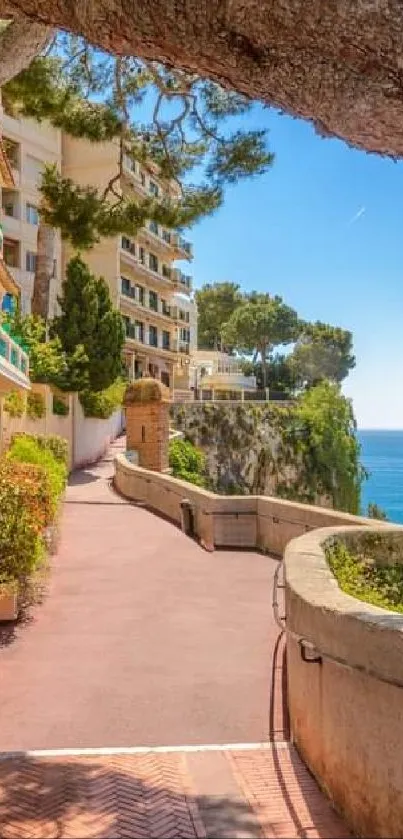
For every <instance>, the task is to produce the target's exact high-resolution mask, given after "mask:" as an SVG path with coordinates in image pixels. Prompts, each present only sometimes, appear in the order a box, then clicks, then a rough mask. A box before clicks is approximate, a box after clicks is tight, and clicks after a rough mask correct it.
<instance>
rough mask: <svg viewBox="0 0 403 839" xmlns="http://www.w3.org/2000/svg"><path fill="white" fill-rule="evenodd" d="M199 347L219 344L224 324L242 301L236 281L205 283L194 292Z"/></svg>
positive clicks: (211, 347) (214, 346) (212, 347)
mask: <svg viewBox="0 0 403 839" xmlns="http://www.w3.org/2000/svg"><path fill="white" fill-rule="evenodd" d="M195 298H196V304H197V314H198V321H197V336H198V344H199V347H201V348H203V349H208V350H214V349H217V347H220V346H221V334H222V331H223V327H224V325H225V324H226V323H227V321H228V320H229V319H230V317H231V315H232V314H233V312H234V311H235V309H236V308H237V307H238V306H239V305H240V303H241V302H242V295H241V292H240V290H239V286H238V285H236V283H214V284H213V285H210V284H206V285H204V286H202V288H201V289H198V290H197V291H196V293H195Z"/></svg>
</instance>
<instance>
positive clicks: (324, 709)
mask: <svg viewBox="0 0 403 839" xmlns="http://www.w3.org/2000/svg"><path fill="white" fill-rule="evenodd" d="M376 534H377V535H378V536H382V539H379V538H378V539H376V538H375V540H374V536H376ZM334 537H338V538H341V539H342V540H343V541H345V542H347V543H348V544H349V545H350V546H360V547H362V546H363V544H365V543H367V546H368V544H369V542H370V543H371V545H372V547H373V546H374V545H375V547H376V551H377V554H378V559H379V560H380V561H387V556H388V551H389V548H388V550H384V549H383V548H382V543H383V544H384V546H385V545H389V546H391V547H392V549H393V552H394V561H396V559H397V558H399V557H400V559H401V558H402V557H403V531H402V528H397V527H391V526H390V525H389V526H387V525H386V526H385V525H382V526H381V525H379V523H377V524H376V526H374V527H373V529H372V532H371V533H369V532H368V530H363V529H360V530H357V529H356V530H350V529H348V530H347V531H346V530H345V528H338V529H334V528H333V529H325V530H317V531H315V532H314V533H309V534H306V535H305V536H302V537H300V538H297V539H294V540H293V541H291V542H290V544H289V545H288V546H287V548H286V551H285V577H286V590H285V593H286V615H287V620H286V627H287V629H286V631H287V670H288V690H289V697H288V698H289V712H290V721H291V729H292V737H293V740H294V742H295V744H296V746H297V748H298V750H299V752H300V753H301V755H302V757H303V758H304V760H305V762H306V763H307V765H308V766H309V768H310V769H311V771H312V772H313V774H314V775H315V777H316V778H317V779H318V781H319V783H320V784H321V786H322V787H323V788H324V789H325V790H326V791H327V793H328V794H329V796H330V798H331V799H332V800H333V801H334V803H335V805H336V807H337V808H338V809H339V810H340V811H341V812H343V813H344V814H345V816H346V818H347V820H348V822H349V823H350V825H351V826H352V828H353V830H354V831H355V832H356V833H357V834H358V835H360V836H368V837H372V836H380V837H385V839H386V837H398V836H401V835H402V825H403V762H402V756H401V748H402V738H403V712H402V708H403V615H400V614H397V613H394V612H388V611H386V610H384V609H380V608H378V607H376V606H372V605H370V604H367V603H364V602H362V601H359V600H356V599H355V598H354V597H350V596H349V595H347V594H344V593H343V592H342V591H341V589H340V588H339V586H338V584H337V582H336V579H335V578H334V576H333V574H332V573H331V571H330V569H329V567H328V564H327V562H326V558H325V554H324V545H325V543H326V542H327V541H328V540H329V539H334ZM368 540H369V542H368ZM301 639H305V640H306V641H308V642H310V644H311V645H313V646H312V647H311V648H310V649H308V654H309V655H310V657H311V658H313V659H315V658H316V659H318V660H316V661H311V662H308V661H304V660H303V649H301Z"/></svg>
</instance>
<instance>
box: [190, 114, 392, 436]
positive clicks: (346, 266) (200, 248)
mask: <svg viewBox="0 0 403 839" xmlns="http://www.w3.org/2000/svg"><path fill="white" fill-rule="evenodd" d="M243 123H244V125H245V127H246V125H247V126H248V127H251V128H261V127H267V128H268V129H269V131H270V147H271V149H272V151H274V152H275V154H276V161H275V164H274V166H273V168H272V169H271V171H270V172H269V173H267V175H265V176H263V177H260V178H256V179H255V180H250V181H245V182H243V183H241V184H237V185H236V186H235V187H231V188H227V191H226V199H225V204H224V206H223V208H222V209H221V210H220V211H219V212H218V213H216V214H215V215H214V216H213V217H211V218H209V219H206V220H204V221H202V222H200V223H199V224H198V225H197V226H195V227H194V228H193V229H192V230H191V231H190V237H189V238H191V239H192V241H193V242H194V250H195V259H194V263H193V266H192V273H193V276H194V279H195V284H196V287H197V286H200V285H202V284H203V283H206V282H219V281H223V280H231V281H234V282H238V283H239V284H240V285H241V286H242V288H244V289H252V288H254V289H258V290H262V291H268V292H270V293H276V294H280V295H282V296H283V297H284V299H285V301H286V302H287V303H289V304H290V305H292V306H294V307H295V308H296V309H297V311H298V312H299V314H300V315H301V317H304V318H307V319H312V320H322V321H325V322H328V323H332V324H334V325H338V326H342V327H345V328H346V329H350V330H351V331H352V332H353V334H354V347H355V353H356V357H357V366H356V369H355V370H354V371H353V372H352V373H351V374H350V376H349V378H348V380H347V381H346V383H345V386H344V391H345V393H346V394H347V395H348V396H351V397H352V398H353V401H354V408H355V412H356V416H357V419H358V423H359V426H360V427H361V428H403V376H402V371H403V236H402V229H403V163H394V162H393V161H391V160H386V159H382V158H379V157H377V156H375V155H367V154H365V153H364V152H359V151H356V150H352V149H350V148H348V146H347V145H345V144H344V143H342V142H340V141H338V140H323V139H321V138H320V137H318V136H317V135H316V134H315V132H314V130H313V128H312V127H311V126H310V125H309V124H308V123H304V122H302V121H300V120H294V119H291V118H289V117H286V116H280V115H278V114H276V113H275V112H274V111H272V110H270V109H263V108H262V107H261V106H257V105H256V106H255V107H254V108H253V111H252V113H249V114H248V116H247V117H244V118H243Z"/></svg>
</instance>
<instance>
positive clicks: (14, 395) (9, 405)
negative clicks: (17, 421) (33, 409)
mask: <svg viewBox="0 0 403 839" xmlns="http://www.w3.org/2000/svg"><path fill="white" fill-rule="evenodd" d="M4 410H5V411H7V413H8V414H10V417H22V416H23V415H24V412H25V399H24V397H23V395H22V393H20V392H19V391H18V390H12V391H11V392H10V393H7V395H6V397H5V399H4Z"/></svg>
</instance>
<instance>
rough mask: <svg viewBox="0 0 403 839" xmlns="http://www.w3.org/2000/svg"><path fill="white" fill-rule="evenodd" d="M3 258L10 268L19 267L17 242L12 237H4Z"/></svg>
mask: <svg viewBox="0 0 403 839" xmlns="http://www.w3.org/2000/svg"><path fill="white" fill-rule="evenodd" d="M3 259H4V262H5V263H6V265H8V266H9V267H10V268H19V267H20V258H19V244H18V242H15V241H13V240H12V239H4V245H3Z"/></svg>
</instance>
